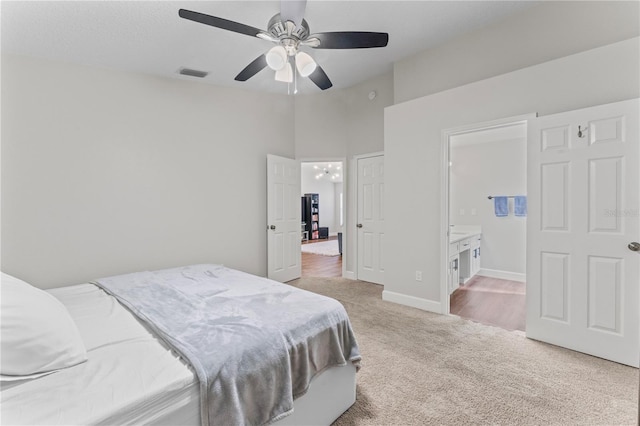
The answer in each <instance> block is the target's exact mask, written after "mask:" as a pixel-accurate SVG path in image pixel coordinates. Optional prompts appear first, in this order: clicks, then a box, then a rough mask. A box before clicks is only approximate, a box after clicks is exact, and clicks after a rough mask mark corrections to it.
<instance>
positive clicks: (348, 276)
mask: <svg viewBox="0 0 640 426" xmlns="http://www.w3.org/2000/svg"><path fill="white" fill-rule="evenodd" d="M342 278H346V279H348V280H357V279H358V278H356V273H355V272H353V271H344V272H343V273H342Z"/></svg>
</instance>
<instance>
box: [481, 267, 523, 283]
mask: <svg viewBox="0 0 640 426" xmlns="http://www.w3.org/2000/svg"><path fill="white" fill-rule="evenodd" d="M478 275H482V276H483V277H489V278H499V279H501V280H511V281H519V282H521V283H524V282H526V281H527V276H526V274H522V273H520V272H509V271H499V270H497V269H484V268H482V269H480V270H479V271H478Z"/></svg>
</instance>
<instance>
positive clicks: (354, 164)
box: [343, 151, 384, 280]
mask: <svg viewBox="0 0 640 426" xmlns="http://www.w3.org/2000/svg"><path fill="white" fill-rule="evenodd" d="M372 157H382V158H384V151H376V152H371V153H368V154H359V155H354V156H353V157H351V162H350V165H351V167H350V173H349V177H350V181H351V182H352V186H350V187H349V189H350V192H351V193H352V194H354V196H353V197H352V198H351V202H352V203H353V204H351V206H352V207H353V209H352V212H353V215H352V216H351V217H350V219H351V220H350V221H348V222H347V224H348V225H349V229H353V235H354V238H353V241H354V243H353V247H354V250H353V253H352V254H353V271H350V273H349V276H348V277H349V278H352V279H354V280H357V279H359V277H358V232H357V231H356V224H357V223H358V195H359V194H358V161H359V160H363V159H366V158H372ZM343 265H345V263H344V262H343Z"/></svg>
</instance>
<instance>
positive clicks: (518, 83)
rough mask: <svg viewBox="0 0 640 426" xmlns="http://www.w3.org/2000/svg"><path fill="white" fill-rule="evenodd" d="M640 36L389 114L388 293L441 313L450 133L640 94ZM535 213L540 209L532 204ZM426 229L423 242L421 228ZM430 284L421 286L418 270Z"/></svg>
mask: <svg viewBox="0 0 640 426" xmlns="http://www.w3.org/2000/svg"><path fill="white" fill-rule="evenodd" d="M639 52H640V39H639V38H637V37H636V38H633V39H629V40H626V41H622V42H618V43H614V44H611V45H608V46H604V47H600V48H596V49H593V50H589V51H586V52H582V53H578V54H575V55H570V56H567V57H564V58H561V59H556V60H553V61H549V62H545V63H542V64H539V65H536V66H532V67H529V68H525V69H522V70H518V71H514V72H510V73H508V74H503V75H500V76H497V77H493V78H490V79H486V80H482V81H479V82H476V83H472V84H468V85H465V86H461V87H457V88H455V89H451V90H447V91H444V92H440V93H437V94H434V95H430V96H426V97H423V98H419V99H415V100H412V101H408V102H405V103H402V104H398V105H394V106H392V107H389V108H387V109H386V110H385V179H386V180H385V194H386V197H387V199H386V209H387V211H386V218H387V219H386V222H385V226H386V235H387V240H386V244H387V246H386V248H385V253H387V262H386V271H385V274H386V276H385V293H387V296H386V297H387V298H388V296H389V295H399V296H398V298H396V300H402V301H403V302H404V303H411V304H413V305H414V306H419V307H421V308H423V309H430V310H434V311H441V309H442V307H441V305H440V303H439V301H440V282H441V280H442V279H443V278H444V277H441V276H440V270H441V267H442V266H443V265H444V263H443V262H444V261H443V259H442V246H441V237H442V235H443V233H444V232H446V231H445V230H443V229H442V228H441V222H442V218H441V207H442V204H441V196H442V193H441V188H442V185H443V176H444V170H443V167H445V165H443V160H442V159H443V152H442V151H441V146H442V141H441V137H442V133H441V132H442V131H443V130H444V129H450V128H455V127H460V126H463V125H469V124H473V123H480V122H484V121H490V120H496V119H499V118H504V117H511V116H516V115H521V114H527V113H532V112H538V113H539V114H541V115H547V114H553V113H556V112H562V111H570V110H574V109H578V108H584V107H588V106H594V105H599V104H605V103H610V102H615V101H620V100H625V99H630V98H636V97H638V96H640V84H639V78H638V76H639V75H640V65H639V64H640V58H639ZM530 208H533V207H532V206H530ZM418 222H419V223H421V224H423V227H422V228H421V238H415V232H416V223H418ZM416 270H421V271H423V281H422V282H417V281H415V271H416Z"/></svg>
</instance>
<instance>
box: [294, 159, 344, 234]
mask: <svg viewBox="0 0 640 426" xmlns="http://www.w3.org/2000/svg"><path fill="white" fill-rule="evenodd" d="M316 174H318V170H315V169H314V168H313V165H312V164H309V163H302V174H301V176H302V186H301V189H302V194H301V195H304V194H318V196H319V203H320V208H319V216H318V219H319V221H320V224H319V226H321V227H327V228H329V234H330V235H333V234H336V233H337V232H338V231H337V230H336V224H335V209H336V207H335V183H333V182H332V181H331V180H330V179H327V178H323V179H316V178H315V176H316Z"/></svg>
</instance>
